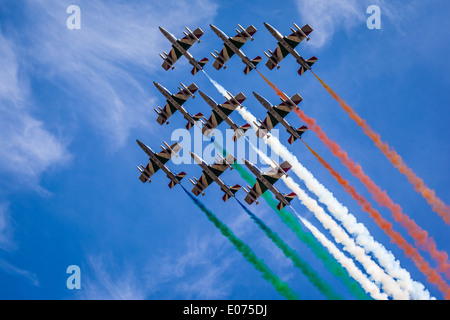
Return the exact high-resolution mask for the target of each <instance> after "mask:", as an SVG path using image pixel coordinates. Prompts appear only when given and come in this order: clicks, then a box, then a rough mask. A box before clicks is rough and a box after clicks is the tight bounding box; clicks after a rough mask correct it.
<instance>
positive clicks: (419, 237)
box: [294, 108, 450, 278]
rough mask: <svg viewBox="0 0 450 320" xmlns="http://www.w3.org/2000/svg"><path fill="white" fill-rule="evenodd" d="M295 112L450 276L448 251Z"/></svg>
mask: <svg viewBox="0 0 450 320" xmlns="http://www.w3.org/2000/svg"><path fill="white" fill-rule="evenodd" d="M294 112H295V113H296V114H297V115H298V116H299V117H300V118H301V119H302V120H303V121H304V122H306V124H307V125H308V128H309V129H310V130H312V131H314V132H315V133H316V134H317V136H318V137H319V139H320V140H321V141H322V142H323V143H324V144H325V145H326V146H327V147H328V149H329V150H330V151H331V152H332V153H333V155H334V156H336V157H338V158H339V160H341V162H342V164H343V165H345V166H346V167H347V168H348V170H349V171H350V172H351V173H352V174H353V175H354V176H355V177H357V178H358V179H359V180H360V181H361V183H363V184H364V185H365V186H366V188H367V190H368V191H369V192H370V194H371V195H372V198H373V199H374V200H375V201H376V202H377V203H378V204H379V205H380V206H384V207H386V208H388V209H389V210H390V211H391V213H392V215H393V217H394V220H395V221H397V222H398V223H400V224H401V225H402V226H403V227H404V228H405V229H406V230H407V231H408V234H409V235H410V236H411V237H412V238H413V239H414V243H415V244H416V246H418V247H419V248H421V249H423V250H426V251H427V252H429V253H430V255H431V256H432V257H433V259H435V261H436V262H437V263H438V265H439V268H440V270H441V271H442V272H444V273H445V275H446V277H447V278H448V277H449V275H450V265H449V264H448V255H447V253H446V252H442V251H439V250H438V249H437V248H436V242H435V241H434V239H433V238H432V237H429V236H428V232H427V231H425V230H423V229H422V228H420V227H419V226H418V225H417V224H416V223H415V222H414V220H412V219H411V218H409V217H408V216H407V215H406V214H404V213H403V211H402V208H401V207H400V205H398V204H396V203H394V201H393V200H392V199H391V198H390V197H389V196H388V195H387V193H386V191H383V190H381V188H380V187H379V186H378V185H377V184H375V182H373V181H372V179H370V178H369V176H367V175H366V174H365V173H364V171H363V169H362V168H361V166H360V165H359V164H358V163H355V162H354V161H353V160H352V159H351V158H350V157H349V156H348V155H347V153H346V152H345V151H344V150H342V148H341V147H340V146H339V145H338V144H337V143H336V142H334V141H333V140H331V139H330V138H328V136H327V135H326V133H325V132H324V131H323V130H322V128H321V127H320V126H319V125H317V124H316V121H315V120H314V119H312V118H309V117H308V116H307V115H306V114H305V113H304V112H303V111H302V110H300V109H298V108H296V109H295V110H294Z"/></svg>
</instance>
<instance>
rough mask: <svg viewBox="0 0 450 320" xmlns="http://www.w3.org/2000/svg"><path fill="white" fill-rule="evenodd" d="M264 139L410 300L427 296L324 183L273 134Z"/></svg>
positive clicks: (420, 285) (428, 295)
mask: <svg viewBox="0 0 450 320" xmlns="http://www.w3.org/2000/svg"><path fill="white" fill-rule="evenodd" d="M264 142H265V143H266V144H268V145H269V146H270V147H271V149H272V150H273V151H275V152H276V153H277V154H278V155H280V156H281V157H282V158H283V159H284V160H287V161H289V163H290V164H291V166H292V169H291V170H292V171H293V172H294V173H295V174H296V175H297V176H298V177H299V178H300V179H302V180H303V181H304V183H305V185H306V187H307V188H308V189H309V190H310V191H312V192H313V193H314V194H315V195H316V196H317V197H318V199H319V201H320V202H321V203H323V204H325V205H326V207H327V209H328V211H329V212H330V213H331V214H332V215H333V217H335V218H336V219H337V220H338V221H340V222H341V223H342V225H343V227H344V228H345V229H346V230H347V231H348V232H349V233H350V234H352V235H353V236H355V240H356V242H357V243H358V244H359V245H360V246H362V247H363V248H364V249H365V250H366V251H367V252H371V253H372V254H373V255H374V257H375V258H376V259H377V261H378V262H379V263H380V265H381V266H382V267H383V268H384V269H385V270H386V272H387V273H388V274H389V275H390V276H391V277H392V278H396V279H398V281H397V282H398V283H399V285H400V286H402V288H404V289H406V290H408V291H409V292H410V293H411V294H412V298H413V299H421V300H423V299H430V298H431V296H430V294H429V292H428V291H427V290H425V287H424V286H423V284H421V283H419V282H416V281H413V280H412V279H411V275H410V274H409V272H408V271H406V270H405V269H403V268H401V266H400V263H399V261H398V260H396V258H395V257H394V255H393V254H392V253H391V252H390V251H388V250H387V249H386V248H385V247H384V246H383V245H382V244H380V243H379V242H377V241H375V239H374V238H373V237H372V236H371V235H370V232H369V230H367V228H366V227H365V226H364V225H363V224H361V223H358V222H357V220H356V218H355V217H354V216H353V215H352V214H351V213H349V212H348V209H347V207H345V206H344V205H342V204H341V203H340V202H339V201H338V200H337V199H336V198H335V197H334V196H333V194H332V193H331V192H330V191H329V190H328V189H327V188H326V187H325V186H323V185H322V184H321V183H320V182H319V181H317V179H316V178H314V176H313V175H312V174H311V172H309V171H308V170H307V169H306V168H305V167H303V166H302V164H301V163H300V162H299V161H298V159H297V157H296V156H295V155H293V154H292V153H290V152H289V150H288V149H287V148H286V147H284V146H283V145H282V144H281V143H280V141H279V140H278V139H276V138H275V137H271V138H270V139H267V138H264Z"/></svg>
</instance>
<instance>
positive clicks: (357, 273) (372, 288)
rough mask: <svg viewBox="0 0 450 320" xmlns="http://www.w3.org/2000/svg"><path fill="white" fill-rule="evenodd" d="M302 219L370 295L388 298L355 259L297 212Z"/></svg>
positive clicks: (381, 298)
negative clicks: (357, 264)
mask: <svg viewBox="0 0 450 320" xmlns="http://www.w3.org/2000/svg"><path fill="white" fill-rule="evenodd" d="M297 216H298V218H299V219H300V221H301V222H302V223H303V225H304V226H305V227H307V228H308V230H309V231H311V233H312V234H313V235H314V236H315V237H316V239H318V240H319V241H320V243H322V245H323V246H324V247H325V248H327V249H328V251H329V252H330V253H331V254H332V255H333V256H334V257H335V258H336V259H337V260H338V261H339V263H341V264H342V265H343V266H345V268H346V269H347V270H348V272H349V273H350V274H351V275H352V276H353V277H354V278H355V279H357V281H358V282H359V283H360V284H361V285H362V286H363V288H364V289H365V290H366V291H367V292H369V293H370V295H371V296H372V297H373V298H374V299H377V300H387V299H388V297H387V295H386V294H384V293H381V292H380V290H379V289H378V287H377V286H376V285H375V284H374V283H373V282H370V281H368V279H367V277H366V276H365V274H363V273H362V272H361V270H359V269H358V267H357V266H356V265H355V264H354V263H353V261H352V260H351V259H349V258H347V257H346V256H345V255H344V254H343V253H342V252H341V251H340V250H339V249H338V248H337V247H336V246H335V245H334V244H333V243H332V242H331V241H330V240H328V239H327V238H326V237H325V235H323V234H322V233H321V232H320V231H319V230H318V229H317V228H316V227H314V226H313V225H312V224H311V223H309V222H308V220H306V219H304V218H302V217H301V216H299V215H298V214H297Z"/></svg>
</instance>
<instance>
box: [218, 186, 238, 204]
mask: <svg viewBox="0 0 450 320" xmlns="http://www.w3.org/2000/svg"><path fill="white" fill-rule="evenodd" d="M229 188H230V190H231V192H232V193H233V194H236V192H238V191H239V190H240V189H241V186H240V185H238V184H237V185H235V186H233V187H229ZM228 199H230V196H229V195H228V193H225V194H224V195H223V197H222V200H223V201H227V200H228Z"/></svg>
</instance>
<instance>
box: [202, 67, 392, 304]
mask: <svg viewBox="0 0 450 320" xmlns="http://www.w3.org/2000/svg"><path fill="white" fill-rule="evenodd" d="M204 73H205V75H206V76H207V77H208V79H209V80H210V82H211V83H212V84H213V85H214V87H215V88H216V89H217V90H218V91H219V92H220V93H221V94H222V95H223V96H224V97H225V98H227V96H228V93H227V91H226V90H225V88H223V87H222V86H221V85H220V84H219V83H217V82H216V81H214V80H213V79H212V78H211V77H209V76H208V74H206V72H204ZM261 76H262V75H261ZM263 77H264V76H263ZM266 81H268V80H267V79H266ZM268 83H270V82H268ZM244 171H245V170H244ZM263 197H264V198H265V199H266V201H267V200H268V199H270V200H271V201H272V202H273V199H272V198H270V196H268V194H264V195H263ZM273 208H274V210H275V211H276V212H278V213H280V217H282V219H283V222H285V223H286V224H287V225H288V226H289V227H291V229H292V230H293V231H294V232H296V234H297V236H298V237H299V239H303V240H311V239H314V238H308V237H305V235H306V233H304V232H303V230H302V229H301V228H299V225H298V223H297V222H295V223H293V222H292V220H289V218H290V217H291V216H290V215H284V216H282V215H281V212H284V210H281V211H278V210H277V208H276V204H275V205H274V206H273ZM288 217H289V218H288ZM311 244H314V246H312V247H311V248H314V250H315V253H316V255H318V256H320V257H321V258H322V259H327V258H329V256H328V255H326V254H324V251H323V249H322V247H320V246H318V245H317V242H316V240H314V242H313V243H311ZM336 250H337V251H339V250H338V249H337V248H336ZM332 252H333V253H335V251H333V250H331V251H330V253H332ZM335 258H336V256H335ZM323 261H324V262H325V261H326V260H323ZM331 261H333V262H335V261H334V260H331ZM339 261H340V262H341V261H343V260H342V259H340V260H339ZM350 262H351V264H353V261H351V260H350ZM325 265H326V266H327V268H329V270H330V271H332V272H333V274H335V275H336V276H339V277H340V278H341V280H343V281H344V282H345V283H346V284H350V283H349V280H348V279H346V277H347V274H346V273H345V272H342V266H340V265H339V267H338V268H336V265H335V266H334V267H331V266H330V264H329V263H326V264H325ZM353 265H354V264H353ZM349 266H350V263H349V264H347V267H346V269H347V271H349V272H353V273H352V277H353V278H354V279H355V280H359V281H365V279H367V278H366V277H365V276H364V275H363V279H361V278H360V274H359V273H361V272H360V270H359V269H358V268H357V267H356V266H355V267H354V268H350V267H349ZM330 268H331V269H330ZM358 272H359V273H358ZM361 274H362V273H361ZM364 278H365V279H364ZM360 284H361V283H360ZM372 285H373V284H372V283H370V281H368V279H367V283H366V284H365V286H364V287H365V288H364V289H365V290H366V291H367V292H369V293H370V294H372V296H374V297H377V298H379V299H384V296H383V295H382V294H381V293H380V292H379V290H378V288H376V286H375V288H376V291H375V292H373V288H372ZM349 289H350V290H352V291H353V292H355V291H356V294H357V296H361V292H358V291H359V287H357V286H355V285H354V284H353V283H352V284H351V286H349Z"/></svg>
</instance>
